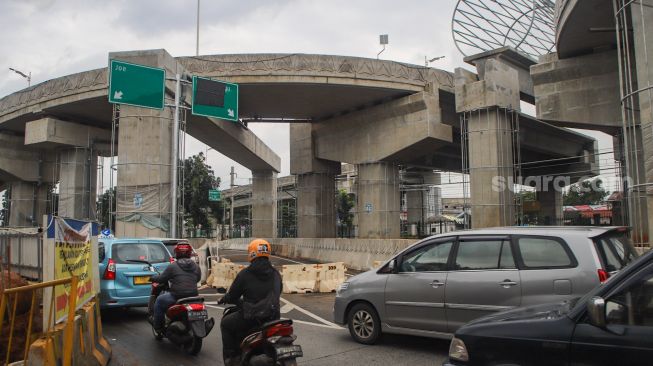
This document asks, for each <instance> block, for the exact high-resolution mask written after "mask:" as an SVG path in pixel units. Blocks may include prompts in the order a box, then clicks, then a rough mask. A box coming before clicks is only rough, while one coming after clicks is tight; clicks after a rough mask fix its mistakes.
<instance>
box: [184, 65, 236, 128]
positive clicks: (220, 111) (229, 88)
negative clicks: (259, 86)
mask: <svg viewBox="0 0 653 366" xmlns="http://www.w3.org/2000/svg"><path fill="white" fill-rule="evenodd" d="M192 113H193V114H194V115H198V116H205V117H215V118H221V119H227V120H230V121H238V84H232V83H226V82H224V81H217V80H211V79H207V78H202V77H198V76H193V108H192Z"/></svg>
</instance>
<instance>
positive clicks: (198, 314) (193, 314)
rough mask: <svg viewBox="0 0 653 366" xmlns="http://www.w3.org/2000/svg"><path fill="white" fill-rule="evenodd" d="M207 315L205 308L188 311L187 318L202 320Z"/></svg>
mask: <svg viewBox="0 0 653 366" xmlns="http://www.w3.org/2000/svg"><path fill="white" fill-rule="evenodd" d="M208 317H209V314H208V313H207V311H206V310H198V311H189V312H188V320H204V319H207V318H208Z"/></svg>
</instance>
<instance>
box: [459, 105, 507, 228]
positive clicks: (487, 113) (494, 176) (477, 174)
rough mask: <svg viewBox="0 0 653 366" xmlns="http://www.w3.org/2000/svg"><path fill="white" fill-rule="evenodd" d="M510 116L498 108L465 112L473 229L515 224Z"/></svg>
mask: <svg viewBox="0 0 653 366" xmlns="http://www.w3.org/2000/svg"><path fill="white" fill-rule="evenodd" d="M511 116H512V113H511V112H509V111H506V110H503V109H499V108H488V109H485V110H478V111H475V112H471V113H469V114H468V122H467V123H468V124H467V127H468V149H469V157H468V158H469V181H470V205H471V210H472V227H473V228H475V229H478V228H484V227H493V226H510V225H514V224H515V207H514V193H513V192H512V185H511V183H512V182H514V176H513V175H514V160H513V139H512V136H513V127H512V122H511ZM495 183H498V184H495ZM501 183H503V184H501Z"/></svg>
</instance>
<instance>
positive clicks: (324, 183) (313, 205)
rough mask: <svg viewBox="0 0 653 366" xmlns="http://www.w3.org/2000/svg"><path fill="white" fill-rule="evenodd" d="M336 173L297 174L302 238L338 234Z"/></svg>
mask: <svg viewBox="0 0 653 366" xmlns="http://www.w3.org/2000/svg"><path fill="white" fill-rule="evenodd" d="M335 196H336V190H335V175H334V174H331V173H306V174H298V175H297V227H298V237H300V238H334V237H335V236H336V202H335Z"/></svg>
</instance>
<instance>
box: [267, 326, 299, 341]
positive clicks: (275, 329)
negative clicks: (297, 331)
mask: <svg viewBox="0 0 653 366" xmlns="http://www.w3.org/2000/svg"><path fill="white" fill-rule="evenodd" d="M292 333H293V328H292V325H290V324H283V323H281V324H275V325H273V326H271V327H269V328H268V329H266V330H265V337H266V338H270V337H274V336H280V337H288V336H291V335H292Z"/></svg>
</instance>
